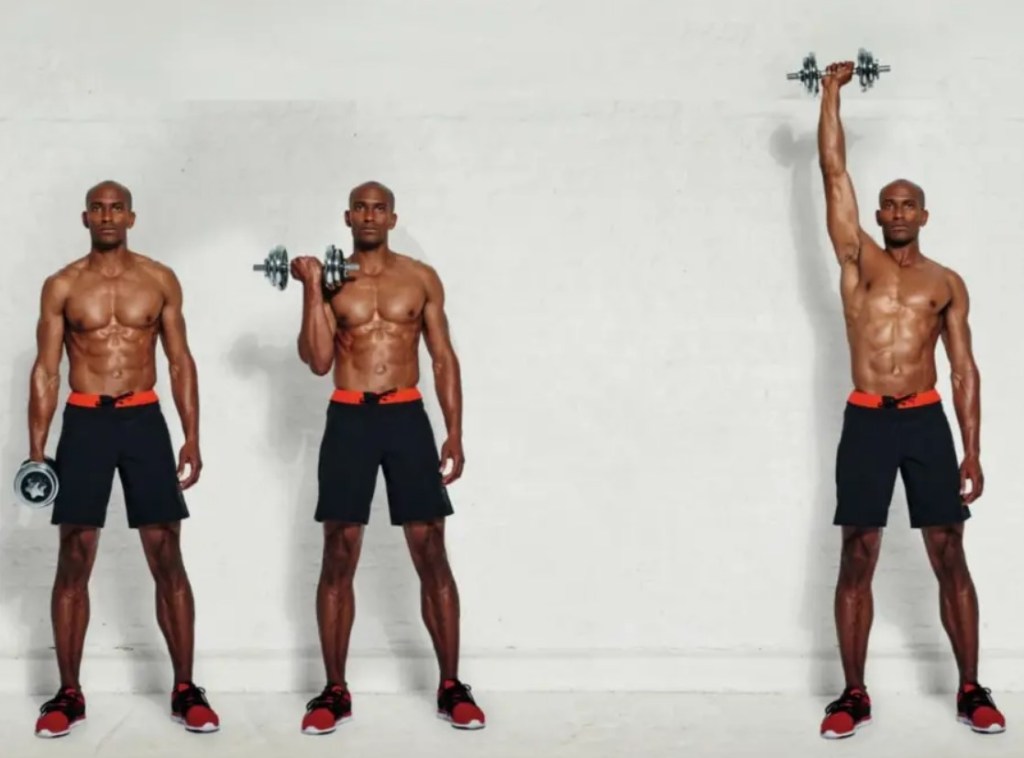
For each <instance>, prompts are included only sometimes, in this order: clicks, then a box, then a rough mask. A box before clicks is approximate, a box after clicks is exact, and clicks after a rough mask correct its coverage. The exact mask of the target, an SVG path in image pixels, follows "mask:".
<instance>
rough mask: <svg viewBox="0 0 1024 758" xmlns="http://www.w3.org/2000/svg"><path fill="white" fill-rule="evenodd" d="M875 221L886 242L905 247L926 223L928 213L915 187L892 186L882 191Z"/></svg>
mask: <svg viewBox="0 0 1024 758" xmlns="http://www.w3.org/2000/svg"><path fill="white" fill-rule="evenodd" d="M875 219H876V220H877V221H878V225H879V226H880V227H882V233H883V235H884V237H885V239H886V241H887V242H889V243H891V244H896V245H906V244H909V243H911V242H913V241H914V240H916V239H917V235H918V233H919V232H920V231H921V227H922V226H924V225H925V224H926V223H928V211H926V210H925V209H924V207H923V206H922V204H921V196H920V194H919V193H918V191H917V189H916V188H915V187H913V186H910V185H907V184H893V185H891V186H889V187H886V188H885V189H883V190H882V192H881V196H880V197H879V199H878V210H877V211H876V212H875Z"/></svg>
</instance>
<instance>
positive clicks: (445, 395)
mask: <svg viewBox="0 0 1024 758" xmlns="http://www.w3.org/2000/svg"><path fill="white" fill-rule="evenodd" d="M461 373H462V372H461V369H460V367H459V359H458V358H456V357H455V354H454V353H452V354H451V355H449V356H447V357H445V358H443V359H441V360H437V361H434V388H435V390H436V391H437V400H438V402H439V403H440V404H441V412H442V413H443V414H444V424H445V427H447V429H448V436H449V437H461V436H462V375H461Z"/></svg>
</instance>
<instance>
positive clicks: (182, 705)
mask: <svg viewBox="0 0 1024 758" xmlns="http://www.w3.org/2000/svg"><path fill="white" fill-rule="evenodd" d="M174 701H175V703H177V705H178V711H179V712H180V713H185V712H186V711H188V709H189V708H192V707H193V706H196V705H205V706H206V707H207V708H209V707H210V704H209V702H207V700H206V690H204V689H203V688H202V687H197V686H196V685H194V684H192V683H191V682H189V683H188V686H187V687H185V688H184V689H181V690H178V691H176V692H175V693H174Z"/></svg>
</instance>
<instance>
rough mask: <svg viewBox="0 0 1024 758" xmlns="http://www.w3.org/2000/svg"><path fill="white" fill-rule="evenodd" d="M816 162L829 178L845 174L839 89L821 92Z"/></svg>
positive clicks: (832, 88) (834, 88)
mask: <svg viewBox="0 0 1024 758" xmlns="http://www.w3.org/2000/svg"><path fill="white" fill-rule="evenodd" d="M818 160H819V163H820V165H821V170H822V172H823V173H824V174H826V175H829V176H841V175H843V174H845V173H846V135H845V134H844V133H843V124H842V122H841V121H840V119H839V88H838V87H825V88H823V89H822V90H821V116H820V118H819V120H818Z"/></svg>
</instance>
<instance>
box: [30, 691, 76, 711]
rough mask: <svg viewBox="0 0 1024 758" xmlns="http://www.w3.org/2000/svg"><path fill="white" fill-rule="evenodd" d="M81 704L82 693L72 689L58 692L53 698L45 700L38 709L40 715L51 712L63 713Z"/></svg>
mask: <svg viewBox="0 0 1024 758" xmlns="http://www.w3.org/2000/svg"><path fill="white" fill-rule="evenodd" d="M81 703H82V693H80V692H78V691H77V690H73V689H70V688H68V689H63V690H60V691H59V692H58V693H57V694H56V695H55V696H54V697H53V698H51V699H50V700H47V701H46V702H45V703H43V705H42V706H41V707H40V708H39V712H40V713H50V712H51V711H59V712H64V711H68V710H71V709H73V708H76V707H79V706H80V705H81Z"/></svg>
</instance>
